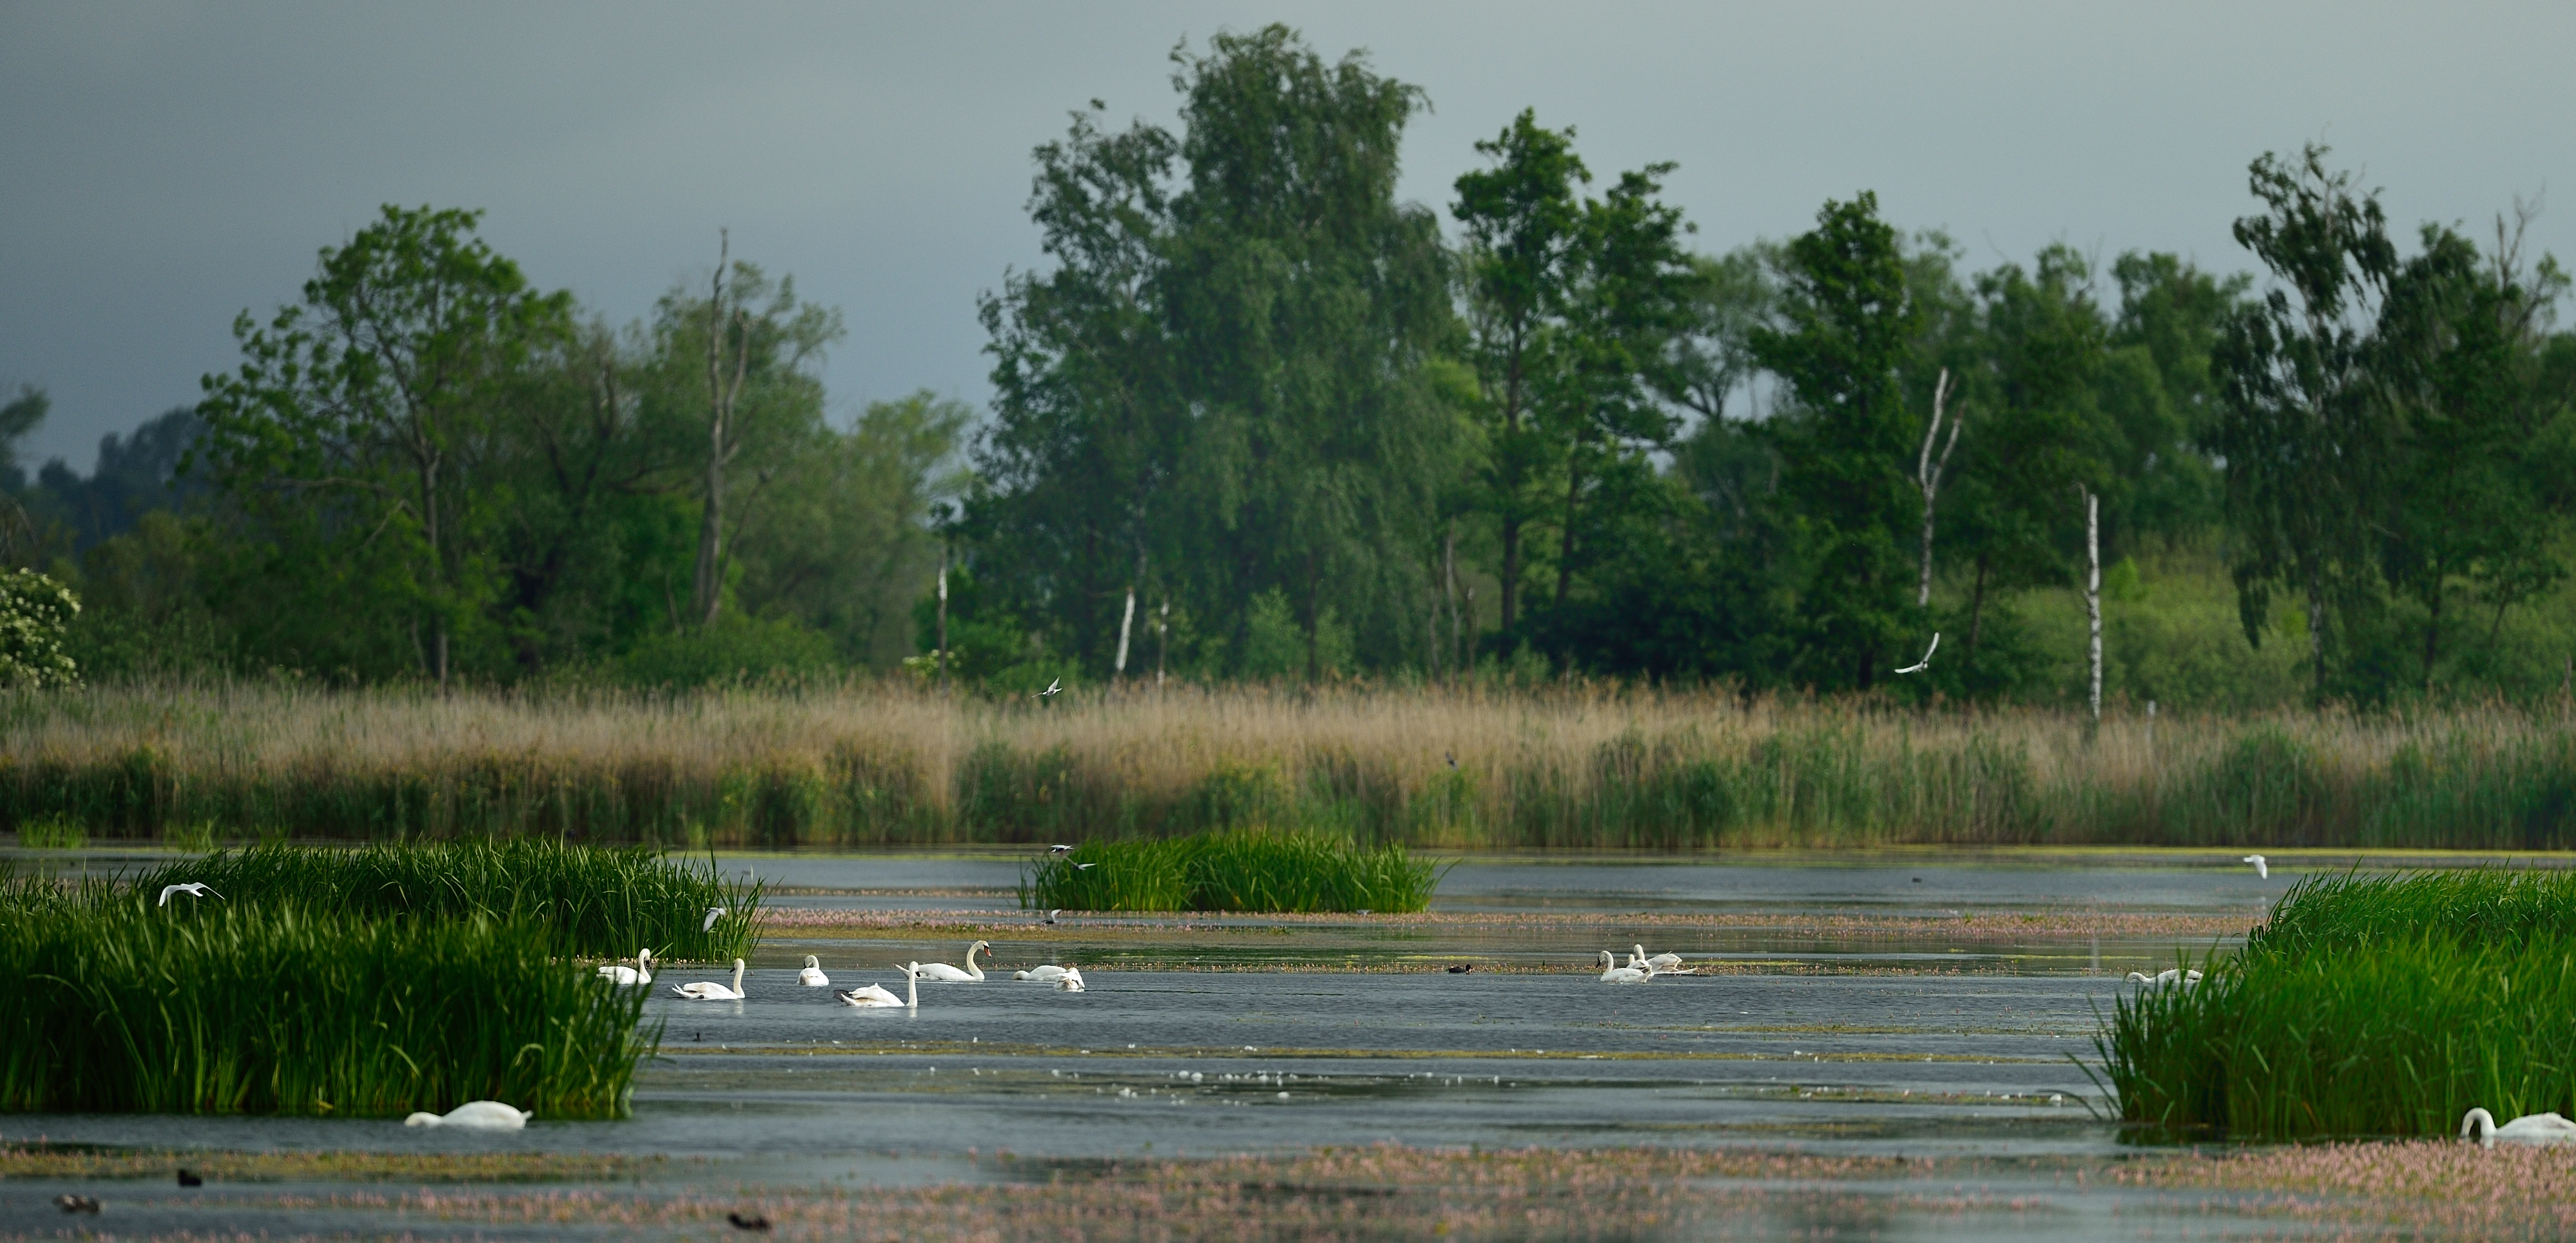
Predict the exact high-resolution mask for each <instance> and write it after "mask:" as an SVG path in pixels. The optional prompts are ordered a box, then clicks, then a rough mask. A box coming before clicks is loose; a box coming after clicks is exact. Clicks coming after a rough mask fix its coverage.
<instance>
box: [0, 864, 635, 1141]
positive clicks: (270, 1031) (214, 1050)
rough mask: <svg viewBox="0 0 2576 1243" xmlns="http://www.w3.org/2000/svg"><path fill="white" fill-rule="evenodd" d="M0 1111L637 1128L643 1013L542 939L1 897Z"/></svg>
mask: <svg viewBox="0 0 2576 1243" xmlns="http://www.w3.org/2000/svg"><path fill="white" fill-rule="evenodd" d="M0 979H6V980H8V981H9V987H8V988H6V989H0V1110H6V1111H13V1112H48V1113H63V1112H120V1113H128V1112H130V1113H212V1114H304V1115H325V1116H333V1117H395V1116H400V1115H403V1114H407V1113H410V1112H411V1111H413V1110H428V1111H431V1112H433V1113H436V1112H444V1111H446V1110H448V1109H452V1108H454V1107H455V1106H457V1105H459V1104H462V1103H463V1102H465V1101H469V1100H484V1099H489V1100H501V1101H506V1102H509V1103H510V1104H513V1105H516V1106H518V1107H520V1108H522V1109H533V1110H535V1111H536V1113H537V1116H538V1117H540V1118H555V1119H562V1118H613V1117H619V1116H622V1115H624V1114H625V1113H626V1112H627V1106H628V1098H629V1094H630V1092H631V1089H632V1085H633V1082H634V1074H635V1067H636V1064H637V1063H638V1062H639V1061H640V1060H641V1059H642V1058H643V1057H645V1056H646V1055H648V1054H649V1053H650V1052H651V1051H652V1050H653V1048H654V1047H655V1046H656V1045H657V1044H658V1042H659V1040H660V1031H659V1029H658V1028H655V1029H652V1030H639V1028H638V1021H639V1019H640V1017H641V1014H642V1010H643V1004H644V994H643V991H642V990H639V989H626V990H619V989H616V988H614V987H613V986H611V985H609V984H608V983H607V982H606V981H604V980H602V979H600V978H599V977H598V976H597V975H595V974H593V973H592V972H591V971H589V970H587V969H585V968H582V967H579V966H576V965H574V964H572V963H570V962H568V961H567V960H565V959H564V958H562V957H561V956H560V955H559V954H558V953H557V952H556V946H555V944H554V941H553V938H552V937H551V936H550V935H549V934H548V933H547V931H546V930H544V929H543V928H541V927H538V926H536V925H532V924H527V923H504V922H499V921H495V920H492V919H486V918H472V919H464V920H422V919H400V920H387V921H370V920H364V919H359V918H353V917H351V916H349V915H346V914H343V913H338V912H319V911H314V910H311V909H308V908H303V907H299V906H296V905H293V904H291V903H286V902H278V903H273V904H261V905H256V906H254V905H249V904H239V905H236V904H227V903H216V902H208V903H200V904H189V905H182V904H179V903H176V902H174V903H173V904H172V905H171V906H169V907H167V908H156V907H154V906H152V905H151V897H150V896H149V895H144V894H140V893H137V892H134V891H132V890H126V889H112V888H110V887H108V886H105V885H100V884H92V885H88V886H83V887H81V888H79V889H77V890H73V891H69V892H66V891H64V890H62V889H59V888H57V887H55V886H52V885H49V884H44V883H41V882H32V881H17V882H8V883H6V884H5V885H0Z"/></svg>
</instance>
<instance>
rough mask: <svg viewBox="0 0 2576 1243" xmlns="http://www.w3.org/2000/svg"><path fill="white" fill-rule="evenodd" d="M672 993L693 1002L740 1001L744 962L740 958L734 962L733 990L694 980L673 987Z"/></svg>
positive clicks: (720, 985)
mask: <svg viewBox="0 0 2576 1243" xmlns="http://www.w3.org/2000/svg"><path fill="white" fill-rule="evenodd" d="M671 991H672V992H675V993H678V994H679V995H681V996H683V997H686V998H688V999H689V1000H691V1001H740V1000H742V960H741V959H739V958H737V959H734V960H733V987H732V988H726V987H725V986H724V985H722V984H712V983H709V982H707V981H705V980H692V981H690V982H688V983H686V984H674V985H672V986H671Z"/></svg>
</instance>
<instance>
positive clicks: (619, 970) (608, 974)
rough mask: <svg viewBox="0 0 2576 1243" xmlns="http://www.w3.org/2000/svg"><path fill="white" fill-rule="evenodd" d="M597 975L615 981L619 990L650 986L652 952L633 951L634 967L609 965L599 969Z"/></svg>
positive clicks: (651, 978) (643, 950)
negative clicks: (634, 985) (639, 985)
mask: <svg viewBox="0 0 2576 1243" xmlns="http://www.w3.org/2000/svg"><path fill="white" fill-rule="evenodd" d="M599 974H600V977H601V978H602V979H608V980H615V981H616V982H617V986H618V987H619V988H625V987H627V986H629V985H633V984H650V983H652V982H653V951H652V950H649V949H640V950H637V951H635V965H634V966H632V967H628V966H621V965H619V964H617V963H610V964H609V965H607V966H605V967H601V968H600V969H599Z"/></svg>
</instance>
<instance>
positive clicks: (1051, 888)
mask: <svg viewBox="0 0 2576 1243" xmlns="http://www.w3.org/2000/svg"><path fill="white" fill-rule="evenodd" d="M1439 883H1440V868H1439V867H1438V866H1437V865H1434V864H1432V863H1429V862H1424V861H1420V860H1416V859H1414V858H1413V857H1412V856H1411V855H1410V854H1408V853H1407V852H1406V851H1405V849H1404V848H1403V847H1402V846H1397V845H1392V844H1389V845H1384V846H1376V847H1369V846H1362V845H1360V844H1358V843H1356V842H1353V841H1351V840H1350V839H1348V838H1345V837H1339V836H1336V835H1333V834H1329V833H1315V832H1303V833H1274V832H1266V831H1262V830H1257V829H1245V830H1232V831H1227V832H1219V833H1199V834H1193V835H1191V836H1188V837H1179V838H1166V839H1161V840H1142V841H1124V842H1095V843H1088V844H1085V845H1083V846H1080V847H1078V848H1076V849H1075V850H1073V851H1072V852H1071V853H1069V854H1064V855H1054V856H1049V857H1047V858H1044V859H1040V860H1038V861H1036V862H1035V863H1033V864H1031V865H1030V868H1029V871H1028V874H1027V875H1026V876H1025V877H1023V878H1022V880H1021V882H1020V887H1019V893H1020V905H1022V906H1024V907H1029V908H1031V909H1040V910H1043V909H1047V908H1051V907H1063V908H1065V909H1067V910H1078V911H1383V912H1388V913H1397V912H1408V911H1419V910H1422V909H1424V908H1426V907H1428V906H1429V905H1430V904H1431V893H1432V890H1433V889H1435V888H1437V887H1438V885H1439Z"/></svg>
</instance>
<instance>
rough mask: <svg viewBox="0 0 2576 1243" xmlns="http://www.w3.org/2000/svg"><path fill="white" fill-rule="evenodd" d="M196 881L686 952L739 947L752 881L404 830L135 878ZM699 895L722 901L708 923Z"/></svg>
mask: <svg viewBox="0 0 2576 1243" xmlns="http://www.w3.org/2000/svg"><path fill="white" fill-rule="evenodd" d="M193 881H202V882H204V883H206V884H207V885H209V886H211V887H212V888H213V889H214V891H215V892H216V893H219V894H222V895H224V900H226V901H229V902H234V903H252V904H281V905H292V906H296V907H300V908H302V909H305V910H310V911H317V912H329V913H332V914H336V915H343V916H348V917H351V918H357V919H386V918H405V917H408V918H417V919H429V920H437V919H467V918H473V917H477V916H481V917H488V918H491V919H494V920H497V921H500V922H505V923H514V924H525V925H527V926H529V927H532V928H535V929H537V930H539V932H540V933H541V934H543V935H544V936H546V937H547V938H548V939H549V940H550V942H551V943H552V944H553V946H554V947H555V949H556V951H557V952H558V953H566V954H585V955H592V956H606V957H611V958H621V957H627V956H630V955H632V954H634V952H635V951H636V949H637V948H638V947H650V948H651V949H652V950H653V952H654V954H655V955H656V956H658V957H665V958H671V959H682V960H696V961H702V962H705V961H715V960H720V959H725V958H733V957H737V956H739V955H742V954H746V953H748V952H750V949H751V941H752V918H753V913H754V912H755V911H756V910H757V909H758V907H759V903H760V897H761V891H762V888H763V886H762V885H761V884H760V882H758V881H750V882H743V881H734V880H728V879H726V878H724V877H723V876H720V875H718V874H717V873H716V871H715V869H714V868H713V866H708V867H704V868H690V867H687V866H684V865H682V864H677V863H673V862H672V861H671V860H670V859H668V858H667V857H665V856H663V855H662V854H661V853H659V852H658V851H655V850H652V849H650V848H646V847H627V848H623V849H606V848H598V847H587V846H567V845H565V844H563V843H561V842H558V841H555V840H552V839H549V838H518V839H505V840H499V841H493V840H471V841H462V842H415V843H408V844H404V845H400V846H373V847H368V848H365V849H359V850H336V849H317V848H313V847H309V846H289V845H284V844H267V845H260V846H254V847H252V848H250V849H248V850H242V851H226V852H223V853H219V854H215V855H212V856H209V857H206V858H202V859H189V860H185V861H183V862H179V863H173V864H170V865H168V866H165V867H160V868H155V869H152V870H150V871H147V872H144V873H142V874H140V875H139V876H137V877H136V878H135V879H134V881H133V886H134V888H135V890H136V891H137V892H139V893H143V894H146V895H154V894H158V893H159V892H160V890H161V888H162V886H165V885H175V884H182V883H186V882H193ZM710 907H722V908H724V911H725V913H724V914H723V915H722V916H720V917H718V918H717V920H716V921H715V923H714V924H713V925H712V926H709V925H708V924H707V923H706V921H705V918H704V917H705V913H706V911H707V909H708V908H710Z"/></svg>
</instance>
